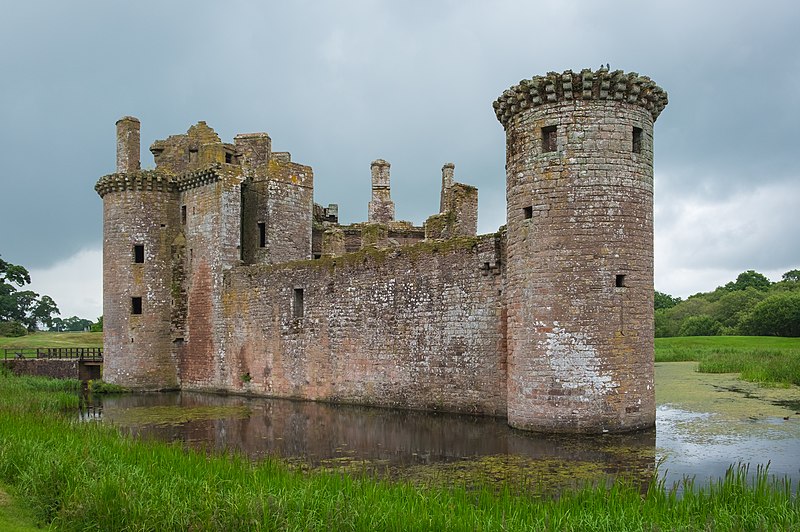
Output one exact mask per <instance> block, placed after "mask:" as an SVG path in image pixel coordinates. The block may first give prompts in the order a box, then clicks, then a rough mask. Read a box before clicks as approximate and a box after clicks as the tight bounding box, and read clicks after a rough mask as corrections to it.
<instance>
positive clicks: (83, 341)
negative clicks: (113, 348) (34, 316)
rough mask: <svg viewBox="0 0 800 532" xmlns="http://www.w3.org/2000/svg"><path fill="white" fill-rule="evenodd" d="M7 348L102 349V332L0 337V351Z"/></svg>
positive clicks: (39, 333)
mask: <svg viewBox="0 0 800 532" xmlns="http://www.w3.org/2000/svg"><path fill="white" fill-rule="evenodd" d="M9 347H28V348H36V347H103V333H102V332H35V333H30V334H27V335H25V336H18V337H6V336H0V349H5V348H9Z"/></svg>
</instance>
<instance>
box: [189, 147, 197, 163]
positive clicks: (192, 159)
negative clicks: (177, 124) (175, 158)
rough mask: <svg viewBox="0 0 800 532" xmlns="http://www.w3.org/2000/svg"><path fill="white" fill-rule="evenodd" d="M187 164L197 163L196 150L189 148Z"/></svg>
mask: <svg viewBox="0 0 800 532" xmlns="http://www.w3.org/2000/svg"><path fill="white" fill-rule="evenodd" d="M189 162H190V163H196V162H197V148H189Z"/></svg>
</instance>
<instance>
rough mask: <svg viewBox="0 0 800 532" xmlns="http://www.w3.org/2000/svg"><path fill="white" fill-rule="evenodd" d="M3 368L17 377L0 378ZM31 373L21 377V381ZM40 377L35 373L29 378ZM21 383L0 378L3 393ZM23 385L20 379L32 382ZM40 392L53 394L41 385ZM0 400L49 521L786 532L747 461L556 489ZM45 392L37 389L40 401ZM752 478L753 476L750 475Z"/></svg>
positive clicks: (778, 508) (785, 487) (21, 477)
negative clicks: (398, 478)
mask: <svg viewBox="0 0 800 532" xmlns="http://www.w3.org/2000/svg"><path fill="white" fill-rule="evenodd" d="M0 380H14V378H12V377H7V376H6V377H0ZM26 386H27V385H22V386H21V387H22V388H25V387H26ZM36 386H37V385H33V388H35V387H36ZM19 388H20V385H13V384H12V385H8V383H6V384H4V385H3V386H0V396H3V395H5V394H7V393H9V391H10V390H17V389H19ZM30 388H31V387H28V389H29V392H30V393H34V392H31V391H30ZM35 393H36V394H39V395H49V394H54V393H56V394H57V393H60V392H58V391H47V390H39V391H35ZM3 401H5V402H4V404H5V405H9V406H8V408H5V407H4V408H2V410H0V484H5V485H6V486H9V487H10V488H12V489H13V490H14V491H15V493H16V494H17V495H18V496H19V497H20V498H21V500H25V501H28V503H29V504H30V506H31V510H32V511H33V513H34V515H35V516H36V519H38V520H39V522H40V523H42V524H51V525H52V526H53V527H54V528H55V529H58V530H337V531H338V530H643V529H646V530H661V529H666V530H695V529H707V528H712V529H715V530H758V529H761V530H790V529H797V528H798V527H800V502H799V501H798V498H797V497H796V496H794V495H792V486H791V485H790V484H789V483H788V482H782V481H771V480H769V478H768V475H767V474H766V471H764V470H759V471H758V472H757V474H756V479H755V483H754V484H751V483H750V482H749V481H748V479H749V477H750V476H751V475H750V474H749V471H748V470H747V468H746V467H745V466H740V467H736V468H732V469H731V470H730V471H729V472H728V474H727V475H726V476H725V478H724V479H721V480H720V481H718V482H715V483H712V484H711V485H709V486H703V487H696V486H695V485H694V484H693V483H691V482H689V481H687V482H685V483H684V485H683V486H680V487H676V488H672V487H669V486H665V485H664V484H663V483H657V482H654V483H652V484H651V485H650V488H649V489H648V490H647V491H646V493H644V494H642V492H641V488H640V486H637V485H632V484H626V483H624V482H615V483H611V484H608V485H596V486H587V487H586V488H583V489H578V490H575V491H569V492H564V493H562V494H561V495H560V496H558V497H553V496H548V495H545V493H546V492H545V491H544V490H541V491H534V492H532V493H530V494H519V493H518V492H517V490H513V489H511V488H507V489H502V490H500V491H498V490H497V489H495V488H490V487H484V488H480V489H472V490H467V489H464V488H460V487H453V488H451V489H444V488H421V487H414V486H411V485H409V484H391V483H388V482H385V481H377V480H374V479H370V478H362V477H351V476H346V475H342V474H334V473H302V472H298V471H293V470H290V469H289V468H287V467H286V466H285V465H283V464H282V463H281V462H279V461H277V460H266V461H264V462H260V463H258V464H253V463H251V462H249V461H248V460H246V459H245V458H242V457H240V456H237V455H227V456H219V455H211V456H208V455H206V454H203V453H198V452H193V451H186V450H184V449H182V448H181V447H180V446H177V445H168V444H164V443H158V442H153V441H136V440H133V439H131V438H129V437H124V436H121V435H120V434H119V433H117V432H116V431H115V430H114V429H113V428H109V427H107V426H104V425H101V424H95V423H79V422H76V421H73V420H72V418H70V417H65V416H62V415H59V414H58V413H57V412H53V413H48V414H42V413H41V411H32V410H31V409H29V408H28V407H27V406H24V405H18V406H17V407H15V406H14V405H13V401H9V400H8V398H4V399H3ZM39 402H40V404H48V401H47V400H41V401H39ZM751 481H752V480H751Z"/></svg>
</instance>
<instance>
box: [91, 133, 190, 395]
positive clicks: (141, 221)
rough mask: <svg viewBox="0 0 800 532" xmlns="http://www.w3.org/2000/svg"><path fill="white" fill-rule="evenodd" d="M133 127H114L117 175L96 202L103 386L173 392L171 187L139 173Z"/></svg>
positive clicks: (103, 182)
mask: <svg viewBox="0 0 800 532" xmlns="http://www.w3.org/2000/svg"><path fill="white" fill-rule="evenodd" d="M139 168H140V165H139V120H137V119H136V118H133V117H125V118H122V119H120V120H119V121H118V122H117V172H116V173H114V174H110V175H107V176H104V177H102V178H100V180H99V181H98V182H97V184H96V185H95V190H96V191H97V193H98V194H99V195H100V197H102V198H103V353H104V361H103V379H104V380H106V381H107V382H111V383H115V384H120V385H123V386H127V387H131V388H139V389H163V388H174V387H176V386H177V369H176V365H175V363H174V360H173V356H172V340H173V339H172V337H171V330H170V318H171V303H172V300H171V298H172V295H173V294H172V290H173V287H172V285H171V279H172V270H173V268H174V266H173V262H172V260H171V257H172V252H171V251H172V248H173V240H174V237H175V235H176V227H177V226H178V224H179V221H178V217H179V214H178V213H179V210H178V206H177V203H176V200H175V199H174V197H173V196H174V195H175V194H174V192H173V184H172V182H171V181H170V179H169V178H168V177H167V176H163V175H161V174H160V173H158V172H156V171H142V170H140V169H139Z"/></svg>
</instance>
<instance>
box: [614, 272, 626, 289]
mask: <svg viewBox="0 0 800 532" xmlns="http://www.w3.org/2000/svg"><path fill="white" fill-rule="evenodd" d="M614 286H616V287H617V288H625V276H624V275H622V274H617V276H616V279H615V280H614Z"/></svg>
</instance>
